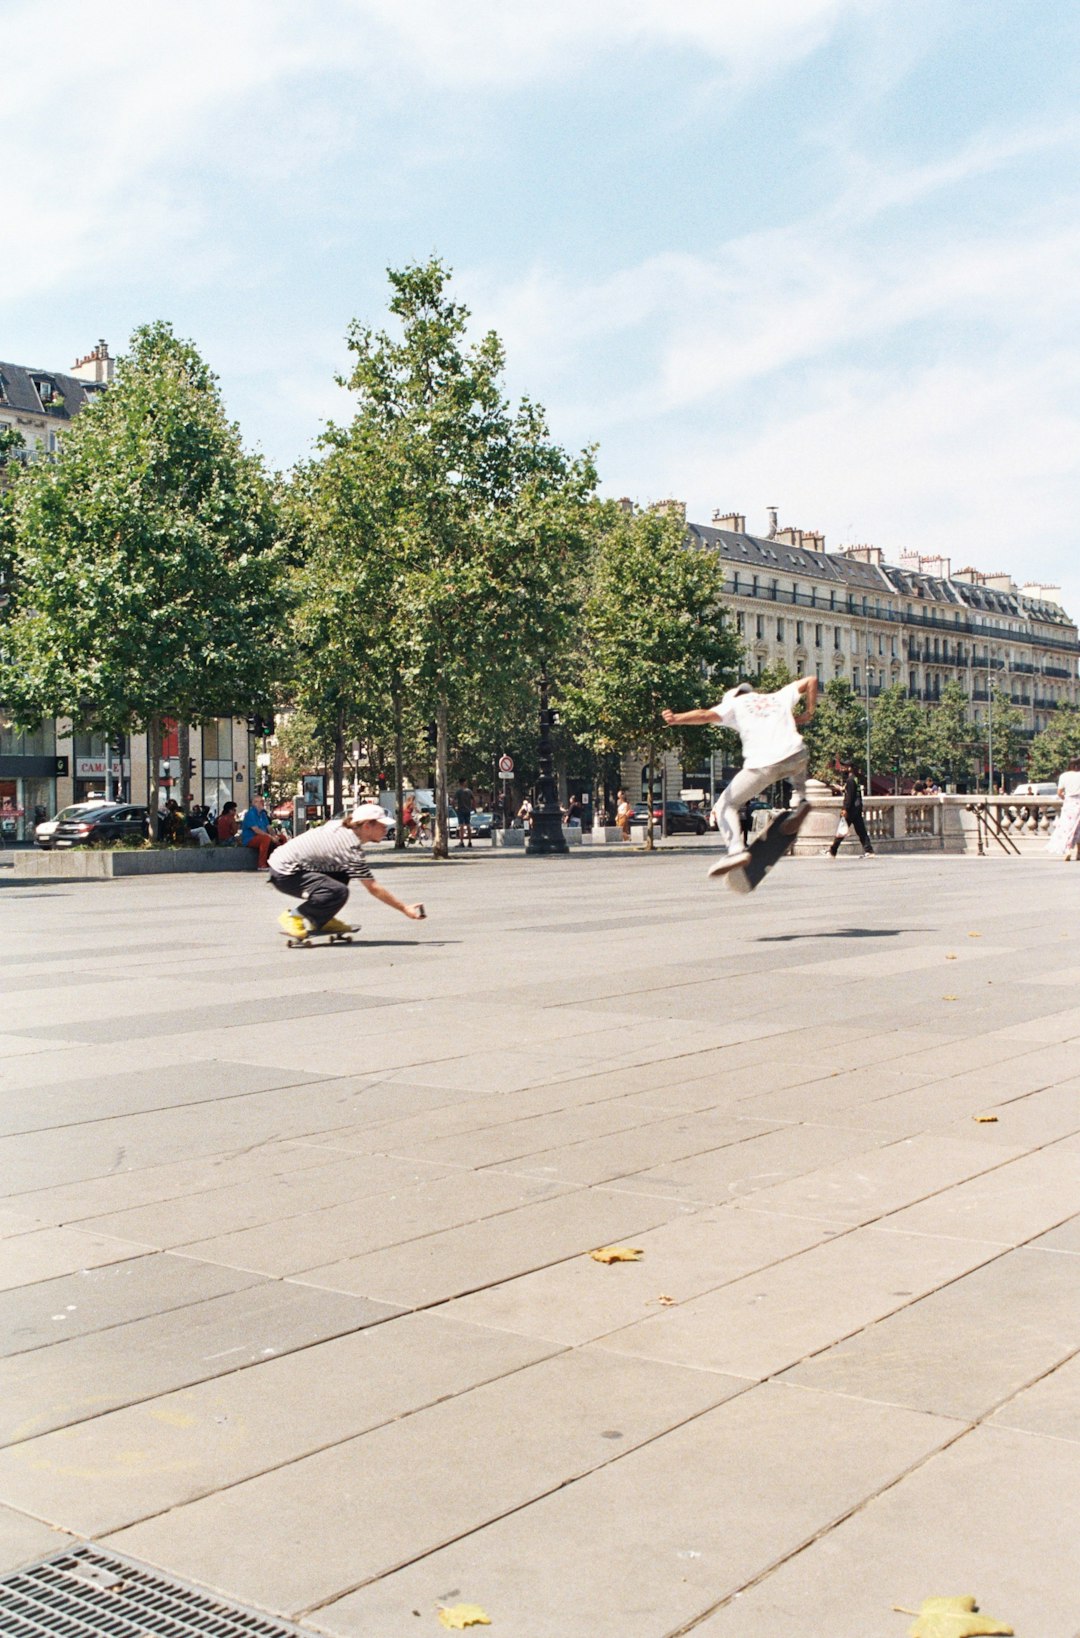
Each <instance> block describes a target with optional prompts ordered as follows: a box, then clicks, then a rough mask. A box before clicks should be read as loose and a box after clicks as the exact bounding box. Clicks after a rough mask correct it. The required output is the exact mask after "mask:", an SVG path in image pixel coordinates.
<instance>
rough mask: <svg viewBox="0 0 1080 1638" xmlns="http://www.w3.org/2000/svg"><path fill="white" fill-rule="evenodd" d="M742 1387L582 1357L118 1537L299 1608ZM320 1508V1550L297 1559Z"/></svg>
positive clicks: (200, 1574) (542, 1367)
mask: <svg viewBox="0 0 1080 1638" xmlns="http://www.w3.org/2000/svg"><path fill="white" fill-rule="evenodd" d="M502 1344H503V1346H507V1345H516V1346H517V1347H518V1348H520V1347H522V1346H526V1345H525V1344H523V1343H522V1342H521V1341H520V1339H519V1340H518V1341H517V1342H516V1344H512V1339H510V1338H509V1337H505V1336H504V1337H503V1339H502ZM534 1346H535V1345H534ZM741 1386H742V1385H741V1384H739V1383H735V1382H730V1381H727V1380H725V1379H724V1378H722V1377H714V1376H709V1375H707V1374H705V1373H703V1372H698V1371H681V1370H678V1369H677V1368H676V1369H673V1368H671V1367H668V1366H661V1365H654V1364H651V1363H650V1362H647V1361H642V1360H616V1359H615V1358H614V1356H611V1355H607V1356H604V1355H600V1354H596V1353H591V1352H590V1351H588V1350H587V1349H581V1350H577V1351H575V1352H573V1353H570V1354H564V1355H559V1356H556V1357H555V1358H553V1359H550V1360H548V1361H547V1362H545V1363H541V1364H537V1365H533V1366H530V1367H528V1368H527V1369H524V1370H520V1371H517V1372H516V1373H515V1374H513V1375H511V1376H504V1377H503V1378H501V1379H500V1380H499V1381H497V1382H494V1383H490V1384H488V1385H486V1386H483V1387H479V1388H476V1389H474V1390H473V1391H472V1392H471V1393H468V1394H464V1395H461V1396H460V1397H459V1398H456V1399H452V1400H450V1401H449V1402H447V1403H444V1404H441V1405H434V1406H431V1407H430V1408H428V1409H426V1410H423V1411H420V1412H418V1413H417V1414H416V1415H415V1416H411V1417H407V1418H405V1419H404V1420H401V1421H398V1422H395V1423H393V1424H391V1425H389V1426H387V1427H383V1428H378V1429H376V1430H375V1431H374V1432H372V1433H369V1434H366V1435H364V1436H363V1437H361V1438H358V1439H350V1440H347V1441H346V1442H345V1443H343V1444H338V1445H335V1446H334V1447H333V1448H332V1449H330V1450H327V1451H324V1452H322V1453H320V1454H318V1455H314V1456H309V1457H306V1458H305V1459H304V1460H302V1461H299V1462H295V1463H293V1464H292V1465H291V1466H289V1467H287V1468H283V1469H281V1470H280V1471H278V1472H276V1473H270V1474H267V1475H265V1476H264V1477H262V1478H257V1479H251V1480H249V1481H248V1482H247V1483H245V1484H240V1485H236V1486H235V1487H233V1488H232V1489H230V1490H226V1491H220V1492H218V1493H217V1494H216V1495H214V1496H209V1497H207V1498H206V1499H205V1500H203V1501H201V1502H194V1503H192V1504H190V1505H189V1506H187V1507H182V1508H177V1509H175V1510H174V1511H173V1512H171V1513H168V1514H167V1515H165V1516H164V1517H162V1518H160V1519H152V1520H149V1521H148V1522H147V1523H144V1524H141V1525H136V1526H134V1527H133V1528H131V1529H128V1530H123V1531H121V1532H120V1533H119V1534H118V1535H116V1536H113V1537H111V1538H110V1539H111V1541H112V1544H113V1545H114V1546H116V1547H118V1548H120V1549H121V1550H122V1551H123V1552H128V1553H132V1554H134V1555H135V1556H137V1557H141V1558H146V1559H149V1560H150V1562H151V1563H161V1562H162V1560H163V1559H166V1560H167V1561H168V1562H169V1563H170V1564H173V1565H177V1566H182V1567H183V1569H182V1573H184V1574H187V1575H191V1576H193V1577H194V1578H195V1579H196V1580H199V1581H203V1582H208V1583H210V1584H211V1585H220V1583H221V1580H222V1579H223V1575H227V1576H228V1579H229V1580H230V1582H231V1583H232V1584H234V1585H239V1586H240V1587H241V1588H242V1589H243V1596H244V1597H245V1598H247V1599H249V1600H251V1601H252V1602H254V1603H256V1604H259V1605H263V1606H269V1607H270V1608H275V1609H288V1610H290V1611H293V1612H299V1611H300V1610H303V1609H306V1608H308V1607H310V1606H311V1605H314V1604H317V1603H320V1602H322V1601H324V1600H326V1599H329V1598H331V1597H333V1596H334V1595H335V1594H339V1593H341V1592H343V1591H345V1590H346V1589H347V1588H349V1587H350V1586H355V1585H356V1584H357V1583H358V1582H360V1581H363V1580H367V1579H369V1578H370V1577H372V1576H375V1575H380V1574H386V1573H387V1572H388V1571H391V1570H393V1569H395V1568H396V1567H397V1566H398V1565H399V1564H401V1563H403V1562H405V1561H407V1560H408V1559H409V1558H411V1557H414V1556H415V1555H416V1553H417V1552H431V1551H433V1550H434V1549H436V1548H438V1547H441V1546H442V1545H443V1544H444V1543H445V1542H446V1541H448V1540H450V1539H452V1538H453V1537H455V1536H458V1535H461V1534H463V1533H465V1532H468V1531H472V1530H477V1529H480V1528H482V1526H483V1525H485V1524H487V1523H488V1522H489V1521H490V1520H491V1519H493V1518H496V1517H498V1516H499V1515H500V1514H503V1513H508V1512H512V1511H516V1510H517V1509H519V1508H520V1507H522V1506H523V1505H524V1504H525V1503H527V1502H529V1501H530V1500H532V1499H533V1498H535V1497H538V1496H542V1495H544V1494H545V1493H546V1492H548V1491H551V1490H555V1489H557V1488H558V1487H560V1486H562V1485H564V1484H566V1482H567V1481H568V1480H570V1479H572V1478H574V1477H576V1476H579V1475H581V1474H584V1473H587V1472H589V1471H590V1470H592V1469H595V1468H597V1467H602V1466H604V1465H605V1464H607V1463H609V1462H614V1461H615V1458H616V1457H618V1456H621V1455H622V1454H623V1453H624V1452H626V1451H628V1450H632V1449H633V1447H634V1446H635V1445H639V1444H646V1445H647V1444H649V1443H650V1442H651V1441H653V1440H655V1439H656V1438H657V1436H658V1435H659V1434H661V1433H663V1432H665V1431H667V1430H669V1429H671V1428H673V1427H676V1426H678V1424H679V1423H681V1422H684V1421H685V1420H686V1419H687V1418H688V1417H696V1416H699V1415H700V1414H701V1413H702V1412H703V1411H705V1410H707V1409H709V1408H710V1407H711V1406H714V1405H716V1404H718V1403H719V1402H720V1401H721V1400H723V1399H724V1398H726V1397H727V1396H728V1395H729V1394H731V1393H735V1392H738V1391H739V1389H740V1387H741ZM616 1465H618V1464H616ZM330 1494H332V1495H333V1496H334V1498H335V1505H334V1507H333V1509H332V1510H328V1511H326V1512H323V1511H322V1509H321V1506H320V1502H319V1498H320V1497H322V1496H325V1495H330ZM376 1494H377V1496H378V1505H377V1506H372V1499H373V1497H374V1496H375V1495H376ZM313 1508H319V1509H320V1527H319V1546H318V1552H317V1553H297V1552H295V1550H294V1547H295V1543H296V1542H297V1541H298V1540H302V1539H303V1538H304V1536H305V1534H306V1533H307V1529H308V1521H309V1520H310V1518H311V1516H312V1509H313Z"/></svg>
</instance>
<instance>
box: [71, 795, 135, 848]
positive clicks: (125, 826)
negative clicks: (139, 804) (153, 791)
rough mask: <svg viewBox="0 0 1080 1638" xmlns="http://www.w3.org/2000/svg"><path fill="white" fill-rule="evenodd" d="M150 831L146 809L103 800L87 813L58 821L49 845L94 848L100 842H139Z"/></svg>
mask: <svg viewBox="0 0 1080 1638" xmlns="http://www.w3.org/2000/svg"><path fill="white" fill-rule="evenodd" d="M148 834H149V825H148V823H147V810H146V809H145V808H136V807H132V806H131V805H130V804H129V803H124V802H103V803H100V804H99V805H98V806H97V807H96V808H91V809H90V811H89V812H83V813H76V814H74V816H73V817H72V818H70V819H64V820H62V821H58V822H57V826H56V829H55V831H54V832H53V839H52V845H53V847H54V848H60V847H94V846H95V845H97V844H100V843H101V842H123V841H128V840H134V841H140V840H142V839H144V838H145V837H146V836H147V835H148Z"/></svg>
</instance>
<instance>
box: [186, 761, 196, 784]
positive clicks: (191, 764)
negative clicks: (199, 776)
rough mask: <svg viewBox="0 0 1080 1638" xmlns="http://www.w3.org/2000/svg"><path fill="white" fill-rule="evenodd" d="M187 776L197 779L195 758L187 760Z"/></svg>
mask: <svg viewBox="0 0 1080 1638" xmlns="http://www.w3.org/2000/svg"><path fill="white" fill-rule="evenodd" d="M187 776H188V778H189V779H194V778H195V758H194V757H193V756H189V757H188V759H187Z"/></svg>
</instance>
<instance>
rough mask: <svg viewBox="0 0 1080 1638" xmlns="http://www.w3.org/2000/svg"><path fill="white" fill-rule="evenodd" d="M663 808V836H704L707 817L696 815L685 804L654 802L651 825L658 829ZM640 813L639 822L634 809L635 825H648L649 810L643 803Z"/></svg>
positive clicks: (707, 823)
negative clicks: (665, 818)
mask: <svg viewBox="0 0 1080 1638" xmlns="http://www.w3.org/2000/svg"><path fill="white" fill-rule="evenodd" d="M665 808H666V810H667V820H666V823H665V825H664V830H665V834H666V835H668V836H676V835H678V834H679V833H680V832H682V833H683V834H685V835H689V836H704V834H705V832H706V831H707V830H708V828H709V821H708V818H707V816H706V815H705V814H704V813H696V812H695V811H694V809H693V808H691V807H689V806H688V805H687V804H686V803H685V802H666V803H660V802H655V803H654V804H653V824H654V825H655V826H656V827H657V828H659V826H660V823H661V820H662V819H663V817H664V809H665ZM641 811H642V814H643V815H644V818H643V819H642V820H639V819H638V816H637V809H636V808H635V809H634V823H635V824H639V823H643V824H647V823H648V815H649V810H648V808H647V807H646V806H645V804H644V803H642V804H641Z"/></svg>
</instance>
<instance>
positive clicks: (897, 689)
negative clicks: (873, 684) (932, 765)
mask: <svg viewBox="0 0 1080 1638" xmlns="http://www.w3.org/2000/svg"><path fill="white" fill-rule="evenodd" d="M925 750H926V718H925V716H924V714H923V712H922V711H921V710H920V708H919V705H918V702H917V701H915V700H913V699H912V698H911V696H910V695H909V694H908V691H907V689H906V688H905V687H904V685H903V683H893V685H892V687H891V688H883V689H882V691H881V693H880V694H879V695H878V698H877V703H876V705H875V706H874V709H873V712H872V713H871V716H870V755H871V762H872V765H873V766H874V767H876V768H887V769H888V771H889V773H890V774H891V775H892V778H893V788H894V790H896V791H899V789H900V781H901V779H903V778H906V777H909V776H910V775H912V774H915V773H917V772H918V769H919V765H920V763H921V762H923V761H924V760H925Z"/></svg>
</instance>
